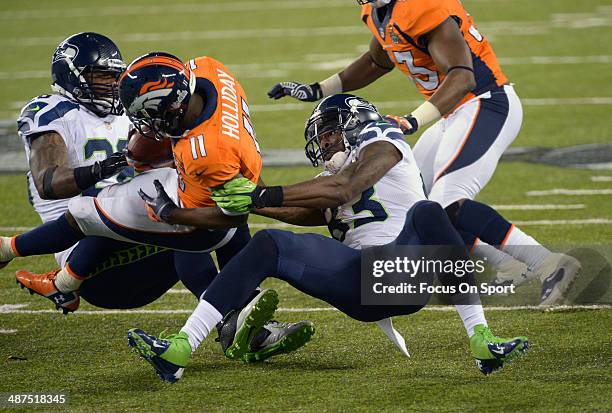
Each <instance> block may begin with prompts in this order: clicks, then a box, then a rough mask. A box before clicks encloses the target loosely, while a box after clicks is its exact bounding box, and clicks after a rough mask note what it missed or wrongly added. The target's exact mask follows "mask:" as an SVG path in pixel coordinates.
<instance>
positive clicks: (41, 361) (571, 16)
mask: <svg viewBox="0 0 612 413" xmlns="http://www.w3.org/2000/svg"><path fill="white" fill-rule="evenodd" d="M179 1H180V3H167V2H162V1H160V0H147V1H145V0H137V1H130V2H129V3H128V2H124V1H118V0H109V1H106V2H104V3H103V4H100V3H89V2H82V1H77V0H61V1H60V0H50V1H45V2H30V3H24V2H2V3H1V4H0V34H2V36H1V37H0V39H1V40H0V44H1V45H2V48H3V53H2V54H0V90H1V91H2V93H0V120H2V119H6V120H10V119H14V118H15V116H16V115H17V113H18V111H19V108H20V107H21V106H22V105H23V104H24V103H25V102H27V101H28V100H29V99H30V98H32V97H34V96H36V95H38V94H41V93H47V92H48V84H49V83H50V79H49V77H48V76H47V75H46V74H45V72H48V71H49V61H50V56H51V53H52V51H53V49H54V47H55V45H56V44H57V43H58V42H59V41H60V40H62V39H63V38H65V37H67V36H68V35H70V34H72V33H74V32H78V31H85V30H88V31H98V32H101V33H105V34H107V35H109V36H110V37H111V38H113V39H116V42H117V43H118V45H119V47H120V48H121V49H122V51H123V54H124V57H125V59H126V60H131V59H132V58H134V57H136V56H138V55H141V54H143V53H146V52H148V51H152V50H165V51H169V52H172V53H175V54H177V55H179V56H181V57H183V58H185V59H187V58H191V57H195V56H200V55H210V56H213V57H215V58H217V59H219V60H221V61H223V62H225V63H226V64H227V65H228V66H229V67H230V69H232V70H233V71H234V72H235V74H236V75H237V77H238V78H239V79H240V80H241V83H242V84H243V86H244V87H245V89H246V91H247V94H248V96H249V99H250V104H251V112H252V114H253V120H254V126H255V128H256V130H257V133H258V137H259V140H260V143H261V145H262V148H263V150H264V152H265V150H266V149H268V148H300V147H301V146H302V133H303V124H304V120H305V118H306V116H307V115H308V114H309V112H310V110H311V105H310V104H300V103H297V102H295V101H288V100H283V101H280V102H272V101H270V100H269V99H267V97H266V96H265V92H266V91H267V90H268V88H269V87H270V86H272V85H273V84H274V83H275V82H277V81H280V80H290V79H291V80H298V81H315V80H321V79H324V78H326V77H327V76H329V75H330V74H331V73H334V72H335V71H337V70H339V69H341V68H342V66H343V64H344V63H346V62H347V61H349V60H350V59H351V58H352V57H354V56H357V55H358V54H360V53H361V51H362V50H363V49H364V45H365V44H367V42H368V40H369V35H368V32H367V30H366V28H365V27H362V25H361V23H360V21H359V9H358V8H357V6H356V5H355V4H354V2H353V1H352V0H329V1H322V0H313V1H306V0H303V1H297V0H287V1H281V0H239V1H232V2H230V1H225V2H221V1H220V0H216V1H215V2H213V1H208V0H206V1H195V0H193V1H192V2H189V0H179ZM464 4H465V6H466V8H467V9H468V10H469V11H470V12H471V14H472V15H473V16H474V18H475V20H476V23H477V24H478V27H479V29H480V30H481V31H482V33H483V34H484V35H485V36H487V37H489V38H490V40H491V42H492V43H493V46H494V48H495V50H496V52H497V54H498V56H499V57H500V58H501V59H502V63H503V62H504V61H505V62H506V64H504V65H503V68H504V71H505V72H506V74H507V75H508V76H509V78H510V79H511V80H512V81H513V82H515V83H516V88H517V91H518V93H519V95H520V96H521V98H523V101H524V111H525V118H524V124H523V129H522V131H521V134H520V135H519V137H518V138H517V140H516V141H515V144H514V146H539V147H561V146H570V145H578V144H588V143H610V142H611V141H612V139H611V136H610V125H611V124H610V110H611V108H612V70H611V69H612V49H610V44H612V3H610V1H601V0H600V1H597V0H584V1H580V2H575V1H569V0H554V1H553V0H542V1H538V2H534V1H529V0H491V1H482V0H466V1H465V2H464ZM359 93H360V94H361V95H362V96H363V97H365V98H367V99H369V100H371V101H373V102H374V103H375V104H377V105H378V106H379V107H381V109H382V110H383V112H390V113H398V114H400V113H405V112H408V111H410V110H411V109H412V108H413V107H414V106H415V105H416V100H418V99H419V98H418V96H417V94H416V92H415V91H414V87H413V86H412V85H411V84H410V82H408V81H407V80H406V79H405V78H402V76H401V74H400V73H399V72H398V73H391V74H390V75H388V76H387V77H386V78H384V79H382V80H381V81H379V82H378V83H376V84H375V85H373V86H370V87H368V88H366V89H364V90H363V91H361V92H359ZM402 101H405V104H404V103H402ZM288 104H292V105H288ZM410 142H414V138H410ZM316 172H317V171H315V170H314V169H312V168H306V167H299V168H268V169H265V168H264V173H263V177H264V179H265V181H266V182H267V183H268V184H284V183H291V182H296V181H299V180H303V179H307V178H308V177H311V176H312V175H314V174H315V173H316ZM611 177H612V171H610V170H599V171H593V170H579V169H570V168H559V167H552V166H544V165H536V164H532V163H522V162H508V163H502V164H500V166H499V168H498V169H497V171H496V174H495V176H494V177H493V179H492V180H491V182H490V183H489V185H488V186H487V187H486V188H485V190H484V191H483V192H482V193H481V194H480V195H479V198H478V199H479V200H482V201H484V202H487V203H491V204H494V205H498V206H501V207H502V208H501V212H502V213H503V214H504V215H505V216H506V217H507V218H509V219H511V220H513V221H517V222H519V223H522V226H523V227H524V229H526V230H527V231H528V232H529V233H530V234H532V235H533V236H534V237H536V238H538V239H539V240H540V241H542V242H543V243H545V244H547V245H549V246H557V245H566V246H567V245H570V246H585V245H604V246H608V247H609V246H610V238H611V234H612V225H611V223H610V222H611V221H612V202H611V198H610V196H611V195H610V194H609V192H608V193H600V194H596V195H571V196H565V195H544V196H533V195H528V193H529V191H545V190H551V189H569V190H574V189H592V190H595V191H600V190H606V189H608V190H609V189H610V188H611V187H612V183H611V182H610V179H612V178H611ZM534 204H546V205H549V206H550V208H548V209H543V210H529V209H507V208H508V206H521V207H522V208H524V207H525V206H527V205H534ZM563 205H574V206H576V207H575V209H561V207H560V206H563ZM504 208H506V209H504ZM251 222H252V223H254V224H256V225H254V228H253V229H254V230H257V229H260V228H262V227H264V226H265V225H270V224H272V222H271V221H269V220H264V219H261V218H257V217H254V218H252V220H251ZM38 223H39V220H38V216H37V215H36V214H35V213H34V212H33V210H32V208H31V207H30V206H29V204H28V203H27V196H26V188H25V178H24V176H23V175H22V174H18V175H17V174H16V175H2V176H0V234H2V235H9V234H13V233H15V232H16V231H17V232H19V231H20V229H15V227H20V228H22V227H31V226H34V225H37V224H38ZM318 231H320V232H321V233H324V229H319V230H318ZM54 265H55V263H54V261H53V259H52V257H41V258H27V259H22V260H19V261H17V262H14V263H12V264H10V265H9V266H8V267H7V268H5V269H3V270H0V372H1V378H0V393H9V392H10V393H19V392H26V391H28V392H51V391H57V392H67V393H68V394H69V397H70V399H69V404H68V405H67V406H64V407H46V408H43V409H42V410H49V411H57V410H67V411H76V412H80V411H95V412H98V411H100V412H118V411H142V412H151V411H223V412H228V411H415V412H423V411H456V412H465V411H471V410H483V411H484V410H487V411H550V412H556V411H601V412H603V411H610V410H612V400H611V397H610V394H612V373H611V372H612V335H611V333H610V332H611V331H612V310H610V309H597V310H583V309H567V310H564V311H555V312H541V311H538V310H512V311H489V312H488V313H487V319H488V321H489V324H490V325H491V326H492V328H493V331H494V332H495V333H497V334H499V335H502V336H511V335H514V334H525V335H528V336H529V338H530V339H531V341H532V351H531V352H530V353H528V355H527V356H526V357H524V358H523V359H521V360H519V361H517V362H516V363H513V364H512V365H510V366H508V367H507V368H505V369H504V370H503V371H502V372H500V373H499V374H496V375H493V376H490V377H484V376H482V375H481V374H480V373H479V372H478V371H477V370H476V367H475V366H474V363H473V361H472V359H471V358H470V356H469V351H468V347H467V340H466V337H465V333H464V329H463V326H462V324H461V322H460V320H459V317H458V316H457V315H456V314H455V313H454V312H446V311H432V310H427V311H422V312H420V313H417V314H415V315H413V316H410V317H401V318H397V319H396V320H395V324H396V327H397V328H398V329H399V330H400V331H401V332H402V333H403V334H404V335H405V337H406V339H407V343H408V347H409V350H410V352H411V354H412V357H411V358H410V359H407V358H405V357H403V356H401V355H400V353H399V352H397V351H396V350H395V348H394V347H393V346H392V344H391V343H390V342H388V340H387V339H386V338H385V337H384V335H383V333H382V332H381V331H380V330H378V329H377V328H376V327H375V326H373V325H368V324H364V323H359V322H356V321H354V320H351V319H349V318H348V317H346V316H344V315H342V314H340V313H338V312H336V311H329V310H327V309H325V310H320V309H321V308H322V307H327V306H326V305H325V303H322V302H320V301H317V300H314V299H312V298H310V297H307V296H305V295H303V294H301V293H299V292H297V291H296V290H294V289H292V288H291V287H289V286H288V285H286V284H282V283H280V282H276V281H271V282H267V284H266V286H272V287H274V288H276V289H277V290H278V291H279V294H280V297H281V303H280V306H281V307H282V309H284V311H279V312H278V314H277V316H278V317H277V318H278V319H279V320H280V321H285V320H298V319H309V320H312V321H313V322H314V323H315V326H316V329H317V330H316V333H315V336H314V337H313V341H312V342H311V343H309V344H308V345H307V346H306V348H304V349H302V350H300V351H299V352H297V353H294V354H291V355H287V356H282V357H278V358H275V359H271V360H269V361H267V362H265V363H262V364H257V365H244V364H242V363H237V362H232V361H230V360H227V359H226V358H225V357H224V356H223V355H222V354H221V352H220V350H219V348H218V345H217V343H215V342H214V340H213V339H212V337H211V338H209V339H207V340H206V341H205V342H204V344H203V345H202V347H201V348H200V349H199V350H198V352H197V353H196V354H195V356H194V358H193V360H192V363H191V364H190V365H189V367H188V369H187V370H186V373H185V376H184V378H183V379H182V380H181V381H180V382H179V383H178V384H176V385H174V386H169V385H165V384H163V383H161V382H160V381H159V380H158V379H157V377H156V376H155V375H154V374H153V372H152V370H151V369H150V367H149V366H148V364H146V363H144V362H142V361H140V360H139V359H138V358H137V356H136V355H134V354H133V353H131V352H130V351H129V348H128V347H127V344H126V332H127V329H129V328H132V327H140V328H143V329H145V330H147V331H151V332H156V331H161V330H163V329H167V330H169V331H173V330H177V329H179V328H180V327H181V326H182V324H183V322H184V320H185V319H186V317H187V315H188V312H189V311H190V310H191V309H193V308H194V307H195V304H196V301H195V299H194V298H193V297H192V296H190V295H188V294H184V293H182V292H183V287H182V286H181V285H177V286H175V288H174V290H175V291H174V293H172V294H167V295H166V296H164V297H162V298H161V299H160V300H158V301H157V302H155V303H153V304H151V305H150V306H148V307H147V308H145V309H146V310H151V311H152V312H151V313H148V314H143V313H120V314H116V313H99V312H96V313H87V312H83V311H82V312H81V313H78V312H77V313H75V314H73V315H70V316H67V317H63V316H61V315H60V314H59V313H55V312H54V311H49V312H44V311H43V310H50V309H51V306H50V305H49V303H48V302H47V301H44V300H43V299H41V298H40V297H30V296H29V295H28V294H27V293H26V292H24V291H22V290H19V289H17V288H16V286H15V284H14V278H13V274H14V271H15V270H16V269H18V268H22V267H25V268H27V269H30V270H34V271H47V270H50V269H52V268H53V267H54ZM289 309H291V310H292V311H291V312H290V311H287V310H289ZM30 310H31V311H32V312H31V313H28V312H27V311H30ZM82 310H96V309H95V308H94V307H92V306H89V305H83V306H82ZM158 310H175V311H176V313H166V314H162V313H161V312H160V311H158ZM0 410H2V408H1V407H0Z"/></svg>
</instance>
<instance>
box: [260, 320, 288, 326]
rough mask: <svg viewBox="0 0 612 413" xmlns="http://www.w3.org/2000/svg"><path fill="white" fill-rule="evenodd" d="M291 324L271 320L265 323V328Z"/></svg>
mask: <svg viewBox="0 0 612 413" xmlns="http://www.w3.org/2000/svg"><path fill="white" fill-rule="evenodd" d="M290 326H291V323H280V322H278V321H276V320H270V321H268V322H267V323H266V324H264V328H266V327H276V328H287V327H290Z"/></svg>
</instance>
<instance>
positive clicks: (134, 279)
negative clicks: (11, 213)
mask: <svg viewBox="0 0 612 413" xmlns="http://www.w3.org/2000/svg"><path fill="white" fill-rule="evenodd" d="M125 67H126V65H125V63H124V62H123V60H122V56H121V52H120V51H119V49H118V47H117V46H116V45H115V44H114V43H113V42H112V41H111V40H110V39H109V38H107V37H105V36H103V35H101V34H97V33H90V32H85V33H77V34H74V35H72V36H70V37H68V38H67V39H66V40H64V41H63V42H61V43H60V44H59V46H58V47H57V48H56V50H55V52H54V53H53V58H52V62H51V75H52V79H53V85H52V90H53V91H54V94H52V95H41V96H37V97H36V98H34V99H32V100H31V101H30V102H29V103H28V104H27V105H26V106H25V107H24V109H23V110H22V112H21V115H20V117H19V119H18V121H17V124H18V130H19V136H20V137H21V138H22V140H23V143H24V145H25V150H26V155H27V157H28V161H29V164H30V171H29V172H28V174H27V178H28V190H29V194H30V202H31V204H32V205H33V207H34V209H35V210H36V212H37V213H38V214H39V216H40V218H41V220H42V221H43V222H51V221H54V220H56V219H57V218H59V217H61V216H62V215H63V214H64V213H65V212H66V211H67V210H68V203H69V201H70V199H72V198H74V197H78V196H80V195H89V196H95V195H96V194H97V193H98V192H99V191H100V190H101V189H102V188H105V187H107V186H109V185H111V184H114V183H117V182H123V181H126V180H129V179H131V177H133V170H132V169H131V168H127V167H126V166H127V163H126V160H125V157H124V155H123V154H122V150H123V149H124V148H125V146H126V144H127V136H128V130H129V128H130V124H131V123H130V120H129V119H128V117H127V116H125V115H123V107H122V106H121V102H120V100H119V90H118V83H117V81H118V79H119V76H120V75H121V74H122V73H123V71H124V70H125ZM79 244H80V251H79V253H80V254H83V255H88V256H92V257H96V256H97V255H98V254H99V255H101V256H106V257H107V259H106V260H104V259H103V260H101V261H99V262H98V264H97V265H96V267H95V268H92V270H91V272H89V273H88V274H87V276H88V277H91V278H90V279H88V280H87V281H86V282H84V283H83V284H82V285H81V287H80V292H79V295H80V296H82V297H83V298H85V299H86V300H87V301H88V302H90V303H91V304H94V305H96V306H99V307H105V308H135V307H141V306H143V305H146V304H148V303H150V302H152V301H154V300H155V299H157V298H158V297H160V296H161V295H162V294H163V293H165V292H166V291H167V290H168V289H170V288H171V287H172V286H173V285H174V284H176V283H177V282H178V280H179V276H178V274H177V271H178V269H180V268H181V267H180V266H181V265H183V271H182V273H183V274H184V276H183V277H182V278H183V282H184V284H185V285H186V286H187V288H189V289H190V290H191V291H192V292H193V293H194V294H195V295H196V296H197V297H199V295H200V294H201V293H202V292H203V291H204V288H205V287H206V285H207V284H206V283H207V282H210V279H212V277H214V276H215V275H216V273H217V271H216V267H215V265H214V263H213V261H212V258H211V257H210V255H209V254H203V255H200V256H197V255H196V254H193V255H191V256H190V257H189V261H190V262H189V263H185V262H183V263H182V264H181V263H175V261H174V253H173V252H172V251H170V250H167V249H164V248H158V247H150V246H135V245H134V244H129V243H125V242H121V241H112V242H109V240H105V239H102V238H99V237H88V238H85V239H84V240H82V241H81V242H80V243H79ZM73 250H74V246H73V247H70V248H68V249H67V250H64V251H61V252H58V253H56V254H55V258H56V261H57V263H58V264H59V266H60V268H62V267H64V265H65V264H66V262H67V260H68V259H69V257H70V255H71V253H72V252H73ZM175 264H176V265H175ZM194 264H198V266H197V267H196V266H195V265H194ZM193 268H198V271H194V270H193ZM185 269H189V272H187V271H185ZM56 272H57V271H52V272H50V273H47V274H40V275H34V274H31V273H28V272H27V271H23V270H20V271H18V275H17V278H18V279H28V278H31V277H35V278H36V279H40V280H41V281H42V282H45V283H46V284H47V285H49V284H51V285H52V283H53V281H52V278H53V277H54V275H55V273H56ZM93 275H95V277H93ZM207 279H208V280H207ZM24 283H25V282H24ZM117 285H123V286H124V288H121V289H117ZM58 294H59V295H58ZM79 295H77V294H73V293H71V292H70V291H63V292H59V291H56V292H54V293H52V294H50V295H48V298H50V299H51V300H53V302H54V303H55V304H56V305H57V306H58V308H60V307H61V308H62V309H63V310H64V311H74V310H75V309H76V308H78V305H79ZM59 296H61V298H60V297H59ZM56 299H57V300H56Z"/></svg>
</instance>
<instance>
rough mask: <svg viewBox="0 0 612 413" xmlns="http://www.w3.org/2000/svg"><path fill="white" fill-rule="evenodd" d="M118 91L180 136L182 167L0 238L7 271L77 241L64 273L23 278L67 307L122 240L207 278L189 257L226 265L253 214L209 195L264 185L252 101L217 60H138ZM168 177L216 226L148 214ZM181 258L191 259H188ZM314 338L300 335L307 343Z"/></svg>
mask: <svg viewBox="0 0 612 413" xmlns="http://www.w3.org/2000/svg"><path fill="white" fill-rule="evenodd" d="M115 81H116V78H115ZM119 89H120V97H121V102H122V104H123V107H124V108H125V109H126V111H127V114H128V116H129V117H130V120H131V121H132V122H133V123H134V124H135V126H136V128H137V129H138V130H140V131H143V129H146V132H147V133H153V134H154V135H155V136H156V138H157V139H171V138H172V139H173V152H174V159H175V163H176V167H177V169H176V170H175V169H172V168H159V169H152V170H150V171H147V172H144V173H142V174H140V175H138V176H137V177H135V178H134V179H132V180H130V181H129V182H125V183H123V184H117V185H111V186H107V187H106V188H104V189H102V190H101V191H100V193H99V194H98V195H97V197H96V198H94V197H87V196H84V197H77V198H73V199H71V200H70V202H69V204H68V211H67V212H66V213H65V214H62V215H60V216H59V218H57V219H56V220H53V221H49V222H47V223H45V224H43V225H42V226H40V227H38V228H36V229H34V230H32V231H30V232H28V233H25V234H22V235H20V236H17V237H13V238H7V237H2V238H0V241H1V245H0V262H1V263H3V265H6V264H7V263H8V262H9V261H10V260H11V259H12V258H14V257H16V256H30V255H41V254H47V253H52V252H56V251H60V250H63V249H65V248H67V247H70V246H72V245H73V244H75V243H77V242H78V245H77V246H76V247H75V248H74V250H73V253H72V254H71V255H70V258H69V259H68V260H67V262H66V264H65V265H64V266H63V267H62V268H61V270H59V271H55V272H52V273H50V274H30V273H22V274H18V276H17V280H18V282H19V283H20V284H22V285H24V286H25V287H27V288H28V289H30V291H33V292H36V293H37V294H39V295H42V296H45V297H47V298H50V299H52V300H53V301H54V302H55V303H56V304H59V305H60V306H62V307H63V308H64V309H66V310H68V311H74V309H76V307H78V290H79V289H80V288H81V286H82V284H83V283H84V281H85V280H87V279H88V278H89V277H90V275H91V274H95V271H96V269H97V268H99V267H100V264H101V263H102V262H104V261H105V260H106V259H108V258H109V256H110V255H111V253H112V250H111V249H110V248H109V246H113V245H115V244H116V243H117V242H118V241H120V242H125V243H129V245H130V246H134V244H135V243H136V244H147V245H149V246H151V245H152V246H155V247H161V248H168V249H172V250H176V252H175V254H177V255H181V257H183V256H184V257H187V258H185V259H186V260H187V264H188V265H185V266H184V267H183V268H184V269H185V270H187V271H191V272H192V273H194V274H198V272H200V271H203V270H205V269H207V268H209V266H208V265H202V263H198V262H194V261H193V260H188V259H189V258H191V257H193V256H196V257H197V256H198V255H197V254H196V255H194V254H193V253H194V252H203V253H206V254H205V256H207V257H208V258H210V257H209V255H208V252H209V251H213V250H216V251H217V258H218V260H219V264H220V266H223V265H224V264H225V263H226V262H227V261H228V260H229V259H230V258H231V256H233V255H234V254H236V253H237V252H238V251H239V250H240V249H241V248H242V247H243V246H244V245H245V244H246V243H247V242H248V240H249V239H250V235H249V230H248V227H247V226H246V217H247V215H248V214H230V215H226V214H225V213H223V212H222V211H221V210H220V209H219V208H217V207H216V205H215V203H214V202H213V201H212V200H211V199H210V191H209V188H211V187H215V186H218V185H222V184H223V183H225V182H226V181H228V180H230V179H232V178H234V177H236V176H237V175H241V176H244V177H248V178H249V179H252V180H254V181H255V182H257V181H258V180H259V172H260V170H261V155H260V154H259V148H258V145H257V141H256V140H255V134H254V130H253V128H252V126H251V124H250V121H249V120H248V115H249V112H248V104H247V100H246V95H245V93H244V90H243V89H242V87H241V86H240V84H239V83H238V82H237V81H236V79H235V78H234V77H233V75H231V74H230V72H229V71H228V70H227V69H226V68H225V66H223V65H222V64H221V63H220V62H218V61H216V60H214V59H212V58H209V57H201V58H198V59H193V60H191V61H190V62H189V66H188V67H187V66H185V65H184V64H183V63H182V62H181V61H180V60H179V59H178V58H177V57H175V56H173V55H170V54H168V53H163V52H155V53H150V54H147V55H145V56H142V57H140V58H138V59H136V60H135V61H134V62H132V63H131V64H130V66H129V67H128V68H127V69H126V71H125V72H124V73H123V75H122V76H121V78H120V80H119ZM204 136H206V137H207V140H206V142H207V143H208V145H209V146H208V148H209V150H208V151H207V150H206V146H205V145H206V144H205V143H204ZM160 180H161V181H162V182H164V184H165V185H166V187H167V188H172V191H171V194H172V198H173V200H174V201H175V202H179V200H180V203H181V205H184V206H185V207H200V208H199V209H197V216H198V219H199V220H200V222H201V221H202V220H205V221H206V223H207V226H206V228H207V229H195V228H193V227H191V226H188V225H168V224H166V223H164V222H161V221H157V222H156V221H152V220H151V219H150V218H149V215H150V213H149V211H148V209H147V206H146V204H145V203H144V202H143V200H142V199H141V196H143V197H145V198H147V195H145V192H149V193H154V191H155V190H156V189H155V188H161V183H160ZM139 193H140V194H141V195H139ZM187 211H188V210H187ZM161 215H162V216H163V215H164V214H163V213H161ZM92 239H93V240H96V246H97V250H95V253H91V250H87V248H88V246H87V241H88V240H92ZM79 241H80V242H79ZM180 261H181V263H183V262H185V261H183V258H181V260H180ZM213 267H214V266H213ZM200 279H204V280H205V281H206V283H205V284H204V285H203V288H206V285H208V283H209V282H210V280H211V277H209V276H207V277H200ZM123 288H124V282H123V280H121V281H120V282H117V283H115V285H114V286H113V289H114V290H122V289H123ZM202 291H203V289H202ZM202 291H200V294H201V292H202ZM243 304H244V303H243ZM303 325H307V326H309V327H310V323H306V322H303V323H296V324H288V323H277V322H270V323H267V324H266V326H265V328H264V329H262V330H261V331H259V332H258V333H259V334H258V335H257V340H256V341H255V342H253V343H252V344H253V348H254V350H255V351H258V350H265V349H266V348H268V347H269V346H272V345H274V344H275V343H276V342H277V341H279V340H282V339H283V338H285V337H286V336H291V335H292V334H294V333H295V332H296V328H297V329H299V328H302V326H303ZM312 331H314V330H312ZM310 334H312V332H310ZM309 337H310V335H308V336H302V337H300V338H299V340H297V342H299V343H300V345H299V346H301V345H303V343H305V342H306V341H308V339H309ZM301 340H305V341H301ZM299 346H298V347H299Z"/></svg>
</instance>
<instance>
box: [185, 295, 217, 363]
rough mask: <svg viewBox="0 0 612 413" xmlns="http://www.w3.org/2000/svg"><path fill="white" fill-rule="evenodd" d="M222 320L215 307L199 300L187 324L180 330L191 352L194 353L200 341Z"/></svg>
mask: <svg viewBox="0 0 612 413" xmlns="http://www.w3.org/2000/svg"><path fill="white" fill-rule="evenodd" d="M222 319H223V316H222V315H221V313H220V312H219V311H217V309H216V308H215V307H213V306H212V304H210V303H209V302H208V301H206V300H200V303H199V304H198V306H197V307H196V309H195V311H194V312H193V313H192V314H191V315H190V316H189V318H188V319H187V322H186V323H185V325H184V326H183V328H181V332H184V333H186V334H187V336H188V337H189V345H190V346H191V351H192V352H193V351H195V350H196V349H197V348H198V346H199V345H200V343H201V342H202V340H204V339H205V338H206V336H208V335H209V334H210V332H211V331H212V330H213V328H215V326H216V325H217V324H218V323H219V322H220V321H221V320H222Z"/></svg>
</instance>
